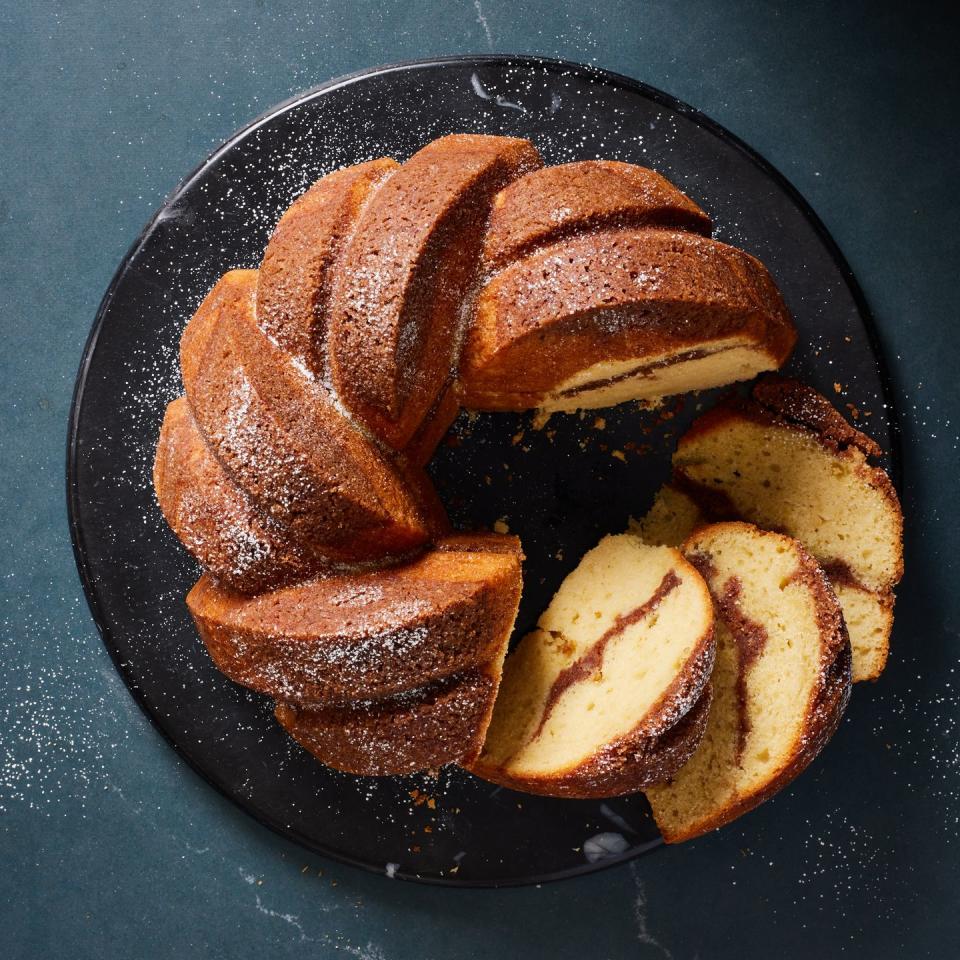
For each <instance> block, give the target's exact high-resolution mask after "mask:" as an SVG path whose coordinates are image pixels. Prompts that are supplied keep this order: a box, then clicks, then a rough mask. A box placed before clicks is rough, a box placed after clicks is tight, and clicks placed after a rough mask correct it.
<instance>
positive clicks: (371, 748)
mask: <svg viewBox="0 0 960 960" xmlns="http://www.w3.org/2000/svg"><path fill="white" fill-rule="evenodd" d="M498 679H499V677H498V673H494V672H493V671H492V670H490V669H485V668H481V669H477V670H471V671H468V672H466V673H463V674H459V675H457V676H453V677H449V678H447V679H445V680H440V681H438V682H436V683H433V684H430V685H428V686H425V687H420V688H416V689H413V690H409V691H407V692H405V693H402V694H398V695H397V696H394V697H389V698H385V699H382V700H367V701H358V702H353V703H342V704H328V705H318V704H317V705H315V704H302V705H299V706H298V705H296V704H290V703H278V704H277V708H276V717H277V720H278V721H279V722H280V725H281V726H282V727H283V728H284V730H286V731H287V733H288V734H290V736H291V737H293V739H294V740H296V741H297V743H299V744H300V745H301V746H302V747H303V748H304V749H306V750H309V751H310V752H311V753H312V754H313V755H314V756H315V757H316V758H317V759H318V760H320V761H321V762H322V763H325V764H326V765H327V766H328V767H333V768H334V769H335V770H341V771H343V772H345V773H353V774H358V775H360V776H388V775H398V774H406V773H415V772H416V771H418V770H432V769H437V768H438V767H441V766H443V765H444V764H447V763H461V764H467V763H470V762H471V761H472V760H473V759H474V757H476V755H477V754H478V753H479V752H480V747H481V745H482V743H483V734H484V731H485V730H486V726H487V723H489V719H490V713H491V711H492V710H493V701H494V698H495V697H496V693H497V683H498Z"/></svg>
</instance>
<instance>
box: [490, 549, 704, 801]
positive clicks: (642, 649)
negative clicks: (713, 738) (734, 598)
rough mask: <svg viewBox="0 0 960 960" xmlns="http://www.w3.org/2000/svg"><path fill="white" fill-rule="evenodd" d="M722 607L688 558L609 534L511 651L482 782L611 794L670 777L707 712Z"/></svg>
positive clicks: (555, 792)
mask: <svg viewBox="0 0 960 960" xmlns="http://www.w3.org/2000/svg"><path fill="white" fill-rule="evenodd" d="M713 657H714V643H713V607H712V604H711V601H710V595H709V593H708V592H707V588H706V586H705V585H704V583H703V580H702V578H701V577H700V575H699V574H698V573H697V572H696V570H694V569H693V567H691V566H690V564H689V563H687V562H686V561H685V560H684V559H683V557H682V556H681V555H680V553H679V552H678V551H676V550H673V549H670V548H667V547H649V546H645V545H644V544H643V543H641V542H640V541H639V540H638V539H636V538H635V537H632V536H630V535H629V534H621V535H619V536H610V537H605V538H604V539H603V540H602V541H601V542H600V544H599V545H598V546H596V547H595V548H594V549H593V550H591V551H589V552H588V553H587V554H585V555H584V557H583V558H582V559H581V561H580V563H579V565H578V566H577V568H576V569H575V570H574V571H573V572H572V573H571V574H570V575H569V576H568V577H567V578H566V579H565V580H564V581H563V584H562V585H561V586H560V589H559V590H558V591H557V593H556V595H555V596H554V598H553V600H552V601H551V603H550V605H549V607H548V608H547V609H546V611H545V612H544V613H543V615H542V616H541V617H540V620H539V622H538V624H537V629H536V630H535V631H534V632H533V633H531V634H529V635H528V636H527V637H525V638H524V639H523V640H522V641H521V643H520V645H519V647H518V648H517V649H516V650H515V651H514V652H513V653H511V654H510V656H509V657H508V659H507V662H506V666H505V667H504V677H503V683H502V685H501V688H500V695H499V696H498V698H497V702H496V705H495V707H494V712H493V720H492V721H491V724H490V729H489V731H488V732H487V738H486V742H485V743H484V747H483V752H482V753H481V754H480V757H479V759H478V760H477V761H476V763H474V764H473V765H472V767H471V769H472V770H473V772H474V773H476V774H478V775H479V776H481V777H484V778H485V779H487V780H492V781H493V782H495V783H500V784H504V785H506V786H509V787H513V788H514V789H518V790H523V791H526V792H527V793H539V794H545V795H547V796H555V797H610V796H616V795H619V794H624V793H633V792H636V791H638V790H640V789H642V788H643V787H645V786H648V785H649V784H651V783H656V782H658V781H661V780H665V779H667V778H668V777H670V776H672V775H673V774H674V773H676V771H677V770H678V769H679V768H680V766H681V764H683V763H684V761H685V760H687V758H688V757H689V756H690V754H691V753H692V752H693V750H694V748H695V747H696V745H697V742H698V741H699V739H700V736H701V734H702V733H703V729H704V725H705V723H706V719H707V715H708V713H709V707H710V694H709V688H708V686H707V681H708V679H709V676H710V670H711V667H712V666H713Z"/></svg>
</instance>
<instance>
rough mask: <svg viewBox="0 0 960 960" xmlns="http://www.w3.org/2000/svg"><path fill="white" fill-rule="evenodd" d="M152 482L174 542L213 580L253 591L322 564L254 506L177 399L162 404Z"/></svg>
mask: <svg viewBox="0 0 960 960" xmlns="http://www.w3.org/2000/svg"><path fill="white" fill-rule="evenodd" d="M153 483H154V489H155V490H156V493H157V500H158V502H159V504H160V509H161V510H162V511H163V515H164V517H165V518H166V520H167V523H169V524H170V527H171V529H172V530H173V532H174V533H175V534H176V535H177V536H178V537H179V538H180V541H181V543H183V545H184V546H185V547H186V548H187V550H189V551H190V553H191V554H192V555H193V557H194V558H195V559H196V560H197V561H198V562H199V563H200V564H201V565H202V566H203V567H204V569H206V570H207V571H208V572H209V573H210V575H211V576H213V577H214V578H215V579H216V580H218V581H219V582H220V583H222V584H224V585H225V586H227V587H229V588H230V589H232V590H236V591H238V592H239V593H247V594H250V593H260V592H262V591H264V590H270V589H273V588H274V587H277V586H280V585H281V584H284V583H290V582H292V581H294V580H300V579H304V578H305V577H308V576H310V575H311V574H314V573H316V572H318V571H319V570H321V569H323V567H324V566H325V565H326V564H327V563H328V562H329V561H328V560H326V558H324V557H322V556H320V555H313V554H311V553H309V545H304V544H301V543H299V542H298V541H297V539H296V538H295V537H292V536H291V535H290V531H289V530H288V529H287V528H285V527H284V526H283V525H282V524H280V523H277V522H276V521H275V520H273V519H272V518H271V517H270V516H269V515H264V514H263V513H261V512H260V511H258V510H257V509H255V508H254V506H253V505H252V504H251V503H250V501H249V500H247V498H246V497H245V496H244V494H243V493H242V492H241V491H240V490H239V489H238V488H237V487H236V486H235V485H234V484H233V483H231V482H230V480H229V479H228V478H227V477H226V475H225V474H224V472H223V470H222V469H221V467H220V464H219V463H217V461H216V459H215V458H214V457H213V455H212V454H211V453H210V451H209V450H208V449H207V446H206V444H205V443H204V442H203V437H201V436H200V432H199V430H197V427H196V424H195V423H194V422H193V417H192V416H191V415H190V409H189V407H188V406H187V401H186V399H185V398H184V397H181V398H180V399H179V400H174V401H173V402H172V403H171V404H169V406H168V407H167V411H166V415H165V416H164V418H163V426H162V428H161V430H160V440H159V442H158V444H157V455H156V459H155V460H154V466H153Z"/></svg>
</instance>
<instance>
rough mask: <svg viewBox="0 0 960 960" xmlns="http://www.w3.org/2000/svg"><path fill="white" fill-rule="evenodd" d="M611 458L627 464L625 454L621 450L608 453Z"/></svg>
mask: <svg viewBox="0 0 960 960" xmlns="http://www.w3.org/2000/svg"><path fill="white" fill-rule="evenodd" d="M610 456H611V457H615V458H616V459H617V460H621V461H623V462H624V463H626V462H627V457H626V454H625V453H624V452H623V451H622V450H612V451H611V452H610Z"/></svg>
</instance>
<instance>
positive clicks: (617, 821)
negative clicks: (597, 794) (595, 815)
mask: <svg viewBox="0 0 960 960" xmlns="http://www.w3.org/2000/svg"><path fill="white" fill-rule="evenodd" d="M600 813H602V814H603V816H605V817H606V818H607V819H608V820H609V821H610V822H611V823H612V824H613V825H614V826H615V827H619V828H620V829H621V830H624V831H626V832H627V833H636V832H637V831H636V830H635V829H634V828H633V827H631V826H630V824H629V823H627V821H626V820H624V819H623V817H621V816H620V814H619V813H617V812H616V811H615V810H613V809H611V807H610V805H609V804H606V803H601V804H600Z"/></svg>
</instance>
